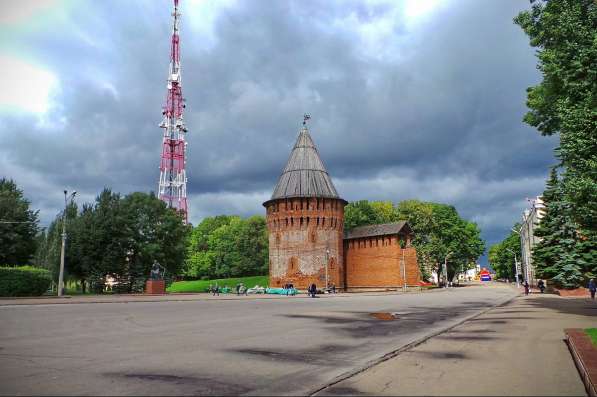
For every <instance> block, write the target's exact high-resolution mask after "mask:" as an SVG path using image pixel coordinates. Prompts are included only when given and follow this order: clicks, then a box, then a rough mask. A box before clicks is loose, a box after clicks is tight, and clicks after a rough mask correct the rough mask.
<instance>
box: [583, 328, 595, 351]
mask: <svg viewBox="0 0 597 397" xmlns="http://www.w3.org/2000/svg"><path fill="white" fill-rule="evenodd" d="M585 332H586V333H587V335H589V337H590V338H591V341H592V342H593V346H595V347H597V328H587V329H585Z"/></svg>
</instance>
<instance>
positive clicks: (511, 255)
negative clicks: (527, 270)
mask: <svg viewBox="0 0 597 397" xmlns="http://www.w3.org/2000/svg"><path fill="white" fill-rule="evenodd" d="M514 229H515V230H518V229H520V224H516V225H514ZM520 254H521V247H520V235H519V234H518V233H515V232H514V231H512V232H510V234H509V235H508V237H506V238H505V239H504V240H502V241H501V242H499V243H497V244H494V245H492V246H491V247H490V248H489V252H488V257H489V263H490V264H491V267H492V268H493V270H495V274H496V277H497V278H501V279H509V280H514V279H515V278H516V265H515V260H516V261H518V263H519V264H520V263H521V262H522V258H521V257H520ZM519 270H520V269H519ZM520 280H522V279H520Z"/></svg>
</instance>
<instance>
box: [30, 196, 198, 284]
mask: <svg viewBox="0 0 597 397" xmlns="http://www.w3.org/2000/svg"><path fill="white" fill-rule="evenodd" d="M66 222H67V227H66V229H67V236H68V238H67V244H66V256H65V262H66V266H65V272H66V276H67V278H70V279H76V280H79V281H80V282H81V284H82V286H83V288H85V285H86V284H89V285H90V286H91V287H92V288H93V289H94V290H96V291H101V290H102V289H103V286H104V282H105V279H106V277H107V276H108V275H109V276H112V277H114V278H115V279H116V280H117V281H118V282H119V287H118V289H119V290H120V291H122V292H133V291H142V289H143V283H144V282H145V280H146V279H147V277H148V275H149V271H150V268H151V265H152V263H153V261H154V260H157V261H158V262H159V263H160V264H161V265H162V266H164V267H165V268H166V275H167V276H170V277H173V276H175V275H177V274H178V273H179V272H180V269H181V268H182V265H183V262H184V258H185V251H186V239H187V235H188V232H189V226H187V225H184V224H183V222H182V217H181V215H180V214H179V213H177V212H176V211H175V210H173V209H171V208H167V207H166V204H165V203H164V202H162V201H161V200H159V199H158V198H156V197H155V196H154V195H153V194H147V193H139V192H136V193H131V194H129V195H127V196H124V197H122V196H121V195H120V194H118V193H113V192H112V191H111V190H109V189H104V190H103V191H102V192H101V193H100V194H99V195H98V197H97V198H96V200H95V203H93V204H91V203H87V204H84V205H83V206H82V209H81V211H78V208H77V206H76V205H75V204H74V203H71V204H70V205H69V206H68V207H67V209H66ZM61 231H62V217H61V216H60V217H57V218H56V220H54V222H52V224H51V225H50V227H49V228H48V231H47V234H46V235H45V241H44V242H43V244H41V247H40V251H41V250H43V252H38V254H37V257H38V258H43V260H44V263H45V266H46V267H48V268H49V269H51V270H52V271H53V273H54V274H55V275H56V274H57V269H58V266H59V258H60V244H61V239H60V233H61Z"/></svg>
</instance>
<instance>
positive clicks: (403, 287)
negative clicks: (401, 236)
mask: <svg viewBox="0 0 597 397" xmlns="http://www.w3.org/2000/svg"><path fill="white" fill-rule="evenodd" d="M400 265H401V266H402V290H403V291H404V292H406V262H405V260H404V248H402V258H401V259H400Z"/></svg>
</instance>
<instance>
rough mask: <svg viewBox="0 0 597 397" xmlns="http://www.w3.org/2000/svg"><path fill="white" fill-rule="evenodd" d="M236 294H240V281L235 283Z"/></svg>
mask: <svg viewBox="0 0 597 397" xmlns="http://www.w3.org/2000/svg"><path fill="white" fill-rule="evenodd" d="M236 295H237V296H238V295H240V283H238V284H236Z"/></svg>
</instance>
